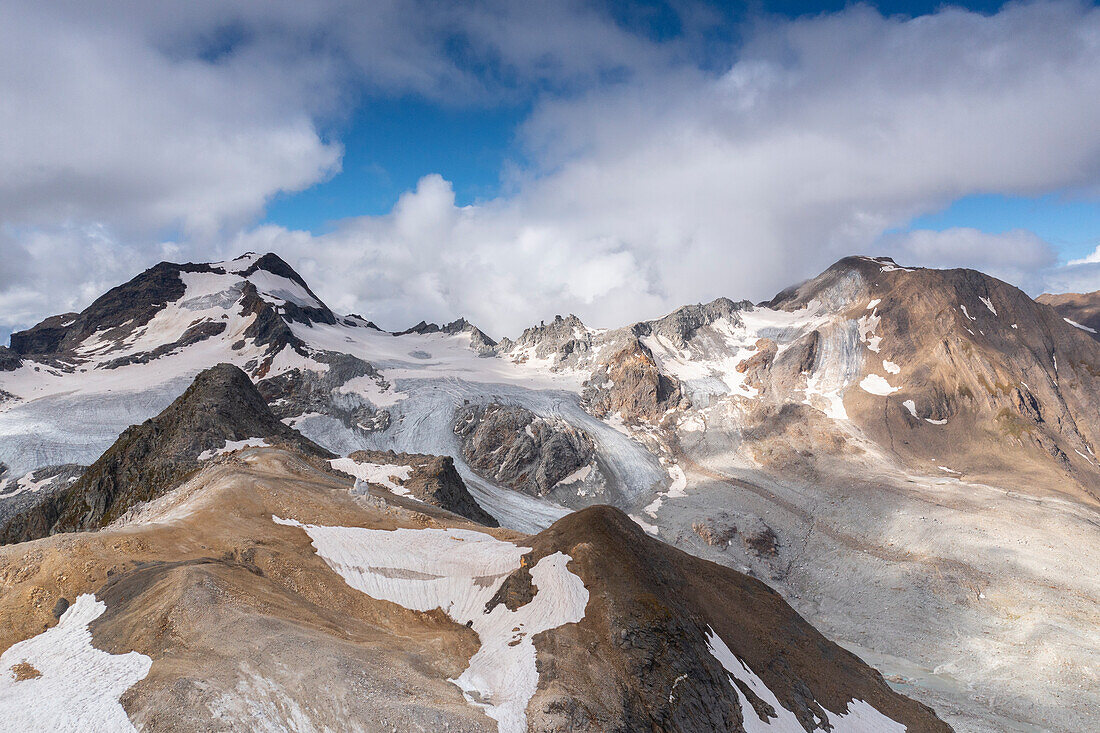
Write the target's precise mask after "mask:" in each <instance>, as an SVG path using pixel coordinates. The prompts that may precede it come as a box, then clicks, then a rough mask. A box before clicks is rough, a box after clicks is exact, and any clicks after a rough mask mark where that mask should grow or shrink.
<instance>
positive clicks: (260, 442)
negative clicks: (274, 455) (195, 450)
mask: <svg viewBox="0 0 1100 733" xmlns="http://www.w3.org/2000/svg"><path fill="white" fill-rule="evenodd" d="M270 447H271V446H270V445H268V444H267V441H266V440H264V439H263V438H245V439H244V440H227V441H225V445H224V446H222V447H221V448H218V449H217V450H204V451H203V452H202V453H199V460H200V461H209V460H210V459H211V458H214V457H216V456H221V455H225V454H226V453H235V452H236V451H239V450H244V449H245V448H270Z"/></svg>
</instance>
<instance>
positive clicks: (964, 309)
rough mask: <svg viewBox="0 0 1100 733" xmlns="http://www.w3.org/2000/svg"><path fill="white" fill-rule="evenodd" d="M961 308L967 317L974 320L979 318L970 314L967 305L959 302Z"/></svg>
mask: <svg viewBox="0 0 1100 733" xmlns="http://www.w3.org/2000/svg"><path fill="white" fill-rule="evenodd" d="M959 310H961V311H962V312H963V315H964V316H966V317H967V318H969V319H970V320H972V321H976V320H978V319H977V318H974V317H973V316H972V315H970V313H969V312H967V310H966V306H965V305H962V304H959ZM970 333H974V332H973V331H971V332H970Z"/></svg>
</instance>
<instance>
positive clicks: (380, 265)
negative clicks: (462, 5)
mask: <svg viewBox="0 0 1100 733" xmlns="http://www.w3.org/2000/svg"><path fill="white" fill-rule="evenodd" d="M30 7H31V8H32V9H27V8H22V9H21V10H22V11H23V13H24V15H25V16H26V17H24V15H20V14H18V13H17V14H16V21H17V22H16V23H14V24H8V25H6V26H5V27H6V28H8V30H7V31H3V30H0V49H2V50H0V69H5V70H6V71H4V72H0V74H5V76H0V92H4V93H0V100H3V101H0V124H5V125H6V126H8V128H9V129H15V130H18V131H19V134H18V135H17V137H25V140H24V141H23V142H24V143H25V144H21V145H11V144H5V143H3V142H0V171H2V172H0V202H2V203H0V221H3V224H2V225H0V227H2V228H0V255H2V256H3V258H4V261H5V262H6V263H8V262H10V263H13V264H12V265H10V266H6V267H5V270H4V271H0V323H7V324H15V323H22V324H25V323H27V322H28V321H29V320H30V319H31V318H32V317H37V316H41V315H45V314H46V313H49V312H55V311H58V310H65V309H69V308H75V307H78V306H80V305H83V304H86V302H87V301H88V299H90V297H91V295H94V294H97V293H98V292H99V291H100V290H101V289H102V284H103V283H107V284H114V282H115V281H117V280H119V279H122V278H124V277H126V276H129V275H132V274H133V272H134V271H135V269H140V267H141V266H147V265H149V264H152V263H153V262H155V261H157V260H158V259H161V258H163V257H173V258H176V259H204V258H206V257H212V256H219V255H234V254H237V253H239V251H242V250H244V249H252V250H269V249H270V250H274V251H277V252H279V253H280V254H282V255H283V256H284V257H286V258H287V259H288V260H290V261H291V262H292V263H293V264H295V265H296V266H297V267H299V269H300V271H301V272H302V274H303V276H305V277H306V278H307V280H309V281H310V283H311V284H312V285H313V287H314V289H315V290H316V291H317V292H318V293H319V294H320V295H321V296H322V297H323V298H325V299H326V300H327V301H328V302H329V303H330V305H332V306H333V307H334V308H336V309H338V310H342V311H356V312H360V313H362V314H363V315H366V316H368V317H371V318H374V319H376V320H377V321H378V322H380V323H381V324H382V325H384V326H388V327H392V328H396V327H400V326H404V325H406V324H409V323H412V322H415V321H417V320H420V319H421V318H427V319H429V320H432V319H435V320H446V319H449V318H453V317H455V316H457V315H466V316H467V317H469V318H470V319H471V320H474V321H475V322H477V323H479V324H481V325H482V326H483V328H485V329H486V330H488V331H490V332H491V333H493V334H494V335H497V336H500V335H503V334H514V333H515V332H516V331H518V330H519V329H520V328H522V327H523V326H525V325H529V324H530V323H532V322H537V321H539V320H541V319H543V318H547V317H550V316H552V315H553V314H554V313H558V312H561V313H564V312H576V313H577V314H578V315H580V316H581V317H582V318H584V319H585V320H586V322H590V323H593V324H594V325H617V324H620V323H623V322H626V321H630V320H635V319H638V318H643V317H649V316H654V315H658V314H660V313H662V312H665V311H668V310H671V309H672V308H674V307H676V306H678V305H681V304H683V303H686V302H698V301H701V300H709V299H711V298H714V297H717V296H720V295H725V296H729V297H734V298H749V299H753V300H759V299H764V298H767V297H770V296H771V295H773V294H774V293H775V292H776V291H778V290H779V289H781V288H783V287H785V286H787V285H789V284H791V283H792V282H795V281H798V280H801V279H803V278H806V277H809V276H812V275H813V274H816V272H818V271H820V270H821V269H823V268H824V267H826V266H827V265H828V264H830V263H831V262H832V261H834V260H836V259H838V258H839V257H841V256H844V255H846V254H850V253H853V252H868V253H878V254H886V255H891V256H894V257H895V258H896V259H898V260H899V261H903V262H907V263H912V264H921V265H931V266H968V267H976V268H978V269H982V270H985V271H988V272H990V273H991V274H994V275H997V276H999V277H1002V278H1004V279H1007V280H1009V281H1011V282H1014V283H1016V284H1019V285H1021V286H1023V287H1025V288H1027V289H1028V290H1029V291H1032V292H1037V291H1039V290H1042V289H1045V288H1048V287H1061V286H1062V285H1061V284H1063V283H1069V282H1073V283H1075V284H1076V285H1077V286H1079V287H1077V288H1076V289H1090V290H1091V289H1096V288H1100V267H1093V265H1094V264H1095V263H1077V264H1072V265H1066V266H1062V265H1059V263H1058V262H1057V257H1056V254H1055V252H1054V250H1053V248H1052V247H1051V246H1050V245H1049V244H1048V243H1046V242H1044V241H1042V240H1041V239H1039V238H1038V237H1036V236H1035V235H1034V234H1031V233H1029V232H1024V231H1012V232H1006V233H1004V234H999V235H990V234H986V233H983V232H979V231H976V230H969V229H953V230H946V231H943V232H933V231H916V232H904V233H898V231H897V229H898V227H901V226H903V225H904V224H905V223H906V222H908V221H909V220H910V219H912V218H913V217H914V216H916V215H918V214H921V213H926V212H930V211H936V210H939V209H941V208H943V207H945V206H946V205H948V204H949V203H950V202H951V201H953V200H955V199H957V198H959V197H961V196H966V195H970V194H979V193H1003V194H1008V195H1023V196H1032V195H1043V194H1046V193H1049V192H1052V191H1067V190H1071V191H1075V192H1077V193H1078V194H1079V195H1083V196H1090V197H1091V196H1095V195H1096V194H1097V192H1098V191H1100V189H1098V187H1097V184H1098V183H1100V126H1097V125H1096V124H1095V120H1096V119H1098V118H1100V11H1097V10H1096V9H1093V8H1091V7H1088V6H1085V5H1081V4H1078V3H1074V2H1053V3H1048V2H1040V3H1027V4H1013V5H1008V6H1006V7H1005V8H1004V9H1003V10H1002V11H1001V12H999V13H997V14H995V15H981V14H977V13H970V12H966V11H963V10H958V9H952V8H946V9H944V10H941V11H940V12H937V13H936V14H934V15H929V16H923V17H919V18H914V19H906V18H901V17H889V18H887V17H883V16H882V15H880V14H879V13H878V12H876V11H875V10H873V9H870V8H867V7H864V6H855V7H852V8H850V9H848V10H846V11H844V12H841V13H837V14H832V15H824V16H817V17H812V18H806V19H802V20H797V21H788V20H779V19H773V18H756V19H755V20H754V21H753V22H752V23H751V25H748V26H746V27H745V28H743V29H742V34H741V35H742V37H743V43H742V44H741V45H740V46H739V47H738V49H737V52H736V55H735V59H734V60H733V61H732V62H730V63H729V64H726V65H725V66H724V67H723V68H720V69H718V70H714V69H712V68H707V69H704V68H700V67H699V66H698V65H696V64H695V63H693V62H692V61H691V58H690V54H686V53H684V52H683V48H682V47H679V46H677V44H676V43H675V42H663V43H656V42H653V41H650V40H647V39H646V38H645V37H643V36H641V35H636V34H632V33H630V32H628V31H626V30H624V29H623V27H622V26H621V25H620V24H617V23H615V22H613V21H612V20H611V19H610V18H609V17H608V16H607V15H605V14H601V13H599V12H596V11H593V10H591V9H588V8H586V7H583V6H580V5H571V4H564V5H558V6H557V7H555V8H554V9H552V10H550V9H541V10H537V11H523V10H516V9H515V5H514V4H503V5H493V4H486V5H476V6H474V7H473V8H472V9H467V10H464V11H457V10H454V9H453V8H451V6H443V5H439V6H436V5H432V6H431V8H432V9H433V10H434V11H436V12H426V11H423V9H422V10H421V12H419V13H415V14H413V15H408V14H407V13H406V11H405V10H403V9H402V8H398V7H397V6H393V7H391V6H383V5H379V7H378V12H375V13H370V14H366V15H368V16H369V17H368V18H362V17H359V16H360V15H363V14H361V13H360V14H356V13H350V12H345V13H344V15H342V14H341V12H342V11H345V9H342V8H341V7H340V6H339V5H328V4H325V3H311V4H309V5H300V4H294V5H287V6H282V5H275V6H273V7H274V8H277V12H275V11H273V12H272V13H271V14H270V15H269V16H266V17H265V18H262V19H261V18H254V17H250V16H249V15H248V13H247V11H245V10H241V9H240V8H234V6H232V4H229V5H209V6H207V5H203V4H201V3H200V4H196V5H195V8H194V9H192V10H190V11H189V12H190V13H191V15H192V16H193V17H191V18H190V19H189V20H187V21H186V22H177V23H176V24H175V25H173V24H170V23H168V22H167V21H166V20H163V19H158V18H157V17H155V13H153V14H151V15H152V16H153V17H151V19H149V20H147V22H146V24H145V26H144V27H143V28H142V29H139V30H138V31H124V30H121V29H122V28H123V25H122V24H116V23H111V22H109V21H103V22H93V21H91V20H88V19H87V18H74V17H72V16H70V15H69V14H66V15H65V17H64V18H61V19H58V18H54V19H52V20H53V21H57V23H56V24H55V23H54V22H50V23H44V22H42V18H38V17H35V16H34V15H33V14H34V13H39V12H40V11H38V10H35V9H33V6H30ZM226 8H229V9H230V10H227V9H226ZM135 13H137V14H138V15H141V14H142V13H141V12H139V11H135ZM90 14H91V13H90V12H89V13H88V14H87V15H90ZM345 17H346V18H350V20H349V21H348V22H347V23H346V24H345V23H341V22H336V21H337V20H339V19H341V18H345ZM26 18H30V19H29V20H27V19H26ZM410 18H416V19H418V20H417V21H416V22H405V21H409V20H410ZM425 19H428V20H425ZM20 21H23V22H26V23H29V24H31V25H34V26H35V27H39V28H42V27H48V28H50V29H51V33H52V34H53V35H51V36H50V37H48V38H34V37H31V38H22V39H21V38H20V36H21V33H20V28H19V22H20ZM55 25H58V26H59V27H60V30H58V28H55V27H54V26H55ZM345 26H348V27H345ZM169 27H171V29H172V30H171V32H169ZM303 28H304V29H309V31H310V33H312V34H313V36H314V37H315V38H317V39H319V40H318V41H317V42H315V43H312V44H302V43H300V42H297V41H295V40H293V39H294V38H299V37H300V34H301V32H302V29H303ZM291 29H294V30H296V31H297V32H296V33H290V30H291ZM456 29H457V30H456ZM5 36H6V37H5ZM288 38H289V40H288ZM226 39H228V40H226ZM234 39H235V40H234ZM241 39H243V40H241ZM372 40H373V41H376V43H371V42H369V41H372ZM6 41H12V42H14V43H17V44H20V45H18V46H17V48H16V49H15V50H11V48H10V46H9V45H8V44H7V43H6ZM234 43H236V45H234ZM58 44H63V45H64V47H65V48H66V49H67V50H66V52H65V54H61V57H60V58H53V59H50V60H47V59H44V58H43V57H44V56H50V55H52V54H53V53H54V52H56V51H57V48H58ZM196 47H198V48H200V49H201V53H200V52H196V51H195V48H196ZM456 47H457V48H460V49H461V52H460V53H456V52H455V51H454V49H455V48H456ZM226 48H229V50H226ZM9 54H10V55H9ZM219 54H221V55H219ZM17 58H18V59H21V60H20V61H19V62H18V63H19V64H21V66H22V67H26V71H27V74H30V75H31V76H32V77H34V75H40V77H34V78H30V79H28V78H27V76H26V75H25V74H23V73H21V72H20V71H19V69H15V70H13V64H15V63H16V59H17ZM134 58H137V59H139V60H140V61H141V63H138V64H134V63H133V62H132V59H134ZM46 75H55V76H60V77H61V79H62V81H61V82H59V83H57V84H48V83H45V78H46ZM51 78H52V76H51ZM9 89H15V90H16V91H17V92H19V94H21V95H22V96H18V95H16V96H15V97H14V100H15V101H11V100H12V99H13V97H12V96H11V95H9V94H7V93H6V92H7V91H8V90H9ZM371 90H373V92H372V91H371ZM370 93H413V94H418V95H421V96H424V97H427V98H429V99H433V100H437V101H438V102H439V103H441V104H445V103H455V99H456V98H458V97H461V98H464V99H473V100H477V101H476V103H477V104H493V103H496V102H494V101H493V100H498V101H499V100H501V99H507V98H514V97H515V95H520V96H522V95H524V94H527V95H533V96H532V97H531V98H533V99H534V100H536V101H535V104H534V106H533V111H532V113H531V115H530V117H529V118H528V119H527V120H526V122H525V123H524V125H523V127H522V129H521V130H520V133H519V135H520V142H521V144H522V146H523V149H524V151H525V154H526V158H527V161H528V162H527V164H526V165H524V166H523V167H522V168H514V169H510V170H509V171H506V172H505V177H506V181H505V186H504V190H505V191H506V192H507V193H506V194H504V195H502V196H501V197H499V198H497V199H494V200H491V201H487V202H483V203H479V204H477V205H475V206H469V207H459V206H456V205H455V200H454V194H453V190H452V187H451V185H450V184H449V183H448V182H447V181H445V180H443V179H442V178H440V177H439V176H436V175H429V176H426V177H425V178H423V179H422V180H421V181H420V183H419V184H418V186H417V187H416V189H415V190H412V191H409V192H407V193H406V194H405V195H404V196H402V197H401V199H400V201H399V202H398V203H397V205H396V206H395V207H394V209H393V211H392V212H390V213H389V214H387V215H385V216H376V217H362V218H355V219H348V220H344V221H341V222H337V223H335V226H334V230H333V231H332V232H331V233H328V234H324V235H319V236H314V235H311V234H309V233H306V232H295V231H288V230H285V229H282V228H280V227H275V226H270V225H261V226H256V225H252V224H250V222H252V221H254V220H255V217H257V216H258V215H259V214H260V212H261V211H262V209H263V206H264V203H265V202H266V201H267V200H269V199H270V197H271V196H273V195H275V194H276V193H278V192H280V191H295V190H300V189H302V188H304V187H307V186H309V185H312V184H313V183H315V182H317V181H319V180H322V179H324V178H325V177H326V176H329V175H332V174H334V173H335V172H336V171H337V170H338V169H339V161H340V152H341V150H340V146H339V142H338V141H336V140H330V139H328V138H327V137H326V136H325V135H324V134H323V133H322V130H323V129H324V126H325V124H326V120H330V119H331V118H332V116H333V115H338V114H339V110H340V109H341V105H342V104H346V103H347V102H348V99H349V95H354V94H360V95H363V94H366V95H368V99H367V101H366V102H365V103H368V104H369V94H370ZM227 99H228V100H231V103H230V104H226V103H225V102H226V100H227ZM60 260H64V262H65V264H64V265H62V266H60V267H59V265H58V262H59V261H60ZM1090 283H1091V285H1090Z"/></svg>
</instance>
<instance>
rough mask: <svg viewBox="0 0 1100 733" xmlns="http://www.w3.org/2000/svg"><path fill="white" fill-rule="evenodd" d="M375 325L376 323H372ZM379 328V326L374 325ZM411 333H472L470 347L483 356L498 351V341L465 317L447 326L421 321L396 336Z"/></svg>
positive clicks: (396, 333) (398, 332)
mask: <svg viewBox="0 0 1100 733" xmlns="http://www.w3.org/2000/svg"><path fill="white" fill-rule="evenodd" d="M370 325H371V326H374V324H370ZM374 327H375V328H377V326H374ZM410 333H418V334H429V333H446V334H450V335H452V336H453V335H455V334H459V333H468V334H470V348H471V349H473V350H474V351H476V352H477V353H478V354H480V355H481V356H490V355H492V354H495V353H496V348H497V342H496V341H493V340H492V339H491V338H489V337H488V336H486V335H485V332H484V331H482V330H481V329H480V328H478V327H477V326H475V325H474V324H472V323H470V322H469V321H467V320H466V319H465V318H459V319H457V320H454V321H451V322H450V323H448V324H447V325H445V326H439V325H437V324H435V323H428V322H427V321H421V322H420V323H418V324H416V325H415V326H413V327H412V328H407V329H405V330H404V331H397V332H395V333H394V334H393V335H394V336H404V335H406V334H410Z"/></svg>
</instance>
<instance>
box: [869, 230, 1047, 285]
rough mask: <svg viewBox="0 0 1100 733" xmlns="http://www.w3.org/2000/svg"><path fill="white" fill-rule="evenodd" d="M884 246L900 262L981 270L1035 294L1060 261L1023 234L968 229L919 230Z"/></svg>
mask: <svg viewBox="0 0 1100 733" xmlns="http://www.w3.org/2000/svg"><path fill="white" fill-rule="evenodd" d="M882 245H883V246H882V248H881V249H882V251H884V252H889V253H890V254H891V255H892V256H893V257H894V258H895V259H896V260H897V261H898V262H908V263H912V264H919V265H922V266H925V267H945V268H952V267H968V268H971V269H975V270H981V271H982V272H985V273H987V274H989V275H993V276H994V277H998V278H1000V279H1001V280H1005V281H1007V282H1010V283H1013V284H1014V285H1018V286H1020V287H1021V288H1023V289H1024V290H1027V291H1029V292H1032V293H1034V294H1037V293H1038V292H1041V291H1042V290H1043V289H1044V288H1045V287H1046V284H1047V281H1048V278H1049V277H1050V275H1051V272H1052V268H1054V266H1055V265H1056V264H1057V261H1058V260H1057V255H1056V254H1055V251H1054V248H1053V247H1052V246H1051V245H1050V244H1049V243H1047V242H1046V241H1044V240H1043V239H1041V238H1040V237H1038V236H1036V235H1035V234H1034V233H1032V232H1028V231H1024V230H1014V231H1009V232H1004V233H1002V234H989V233H987V232H983V231H980V230H978V229H970V228H966V227H955V228H951V229H945V230H943V231H933V230H927V229H920V230H915V231H911V232H906V233H904V234H897V235H889V236H887V237H884V238H883V240H882Z"/></svg>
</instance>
